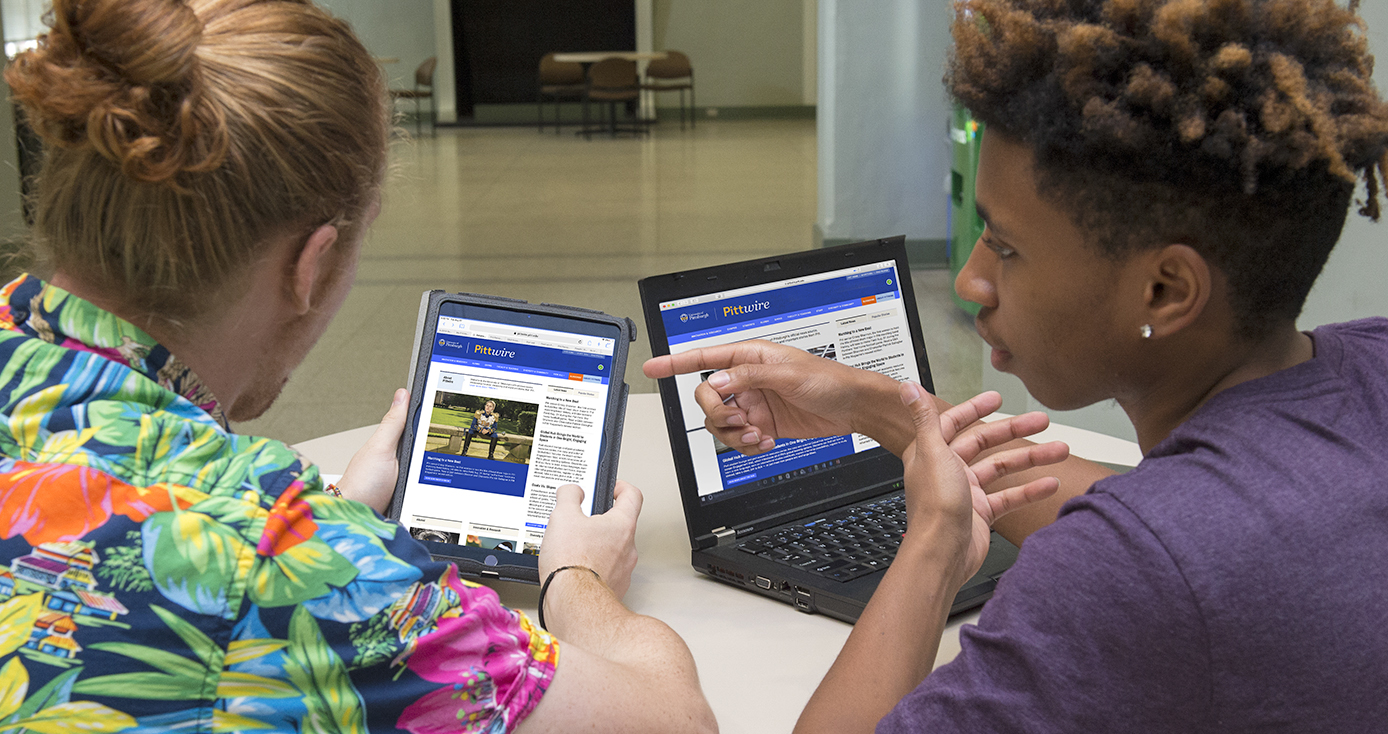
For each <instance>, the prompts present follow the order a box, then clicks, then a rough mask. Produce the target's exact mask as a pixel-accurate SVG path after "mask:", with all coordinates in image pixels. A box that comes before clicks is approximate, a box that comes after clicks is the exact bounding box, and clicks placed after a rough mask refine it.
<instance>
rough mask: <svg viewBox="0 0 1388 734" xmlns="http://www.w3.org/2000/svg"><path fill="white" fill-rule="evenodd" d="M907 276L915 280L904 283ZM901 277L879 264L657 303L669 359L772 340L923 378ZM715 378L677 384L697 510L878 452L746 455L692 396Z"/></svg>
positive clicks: (869, 448) (792, 446) (814, 447)
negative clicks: (713, 430) (717, 431)
mask: <svg viewBox="0 0 1388 734" xmlns="http://www.w3.org/2000/svg"><path fill="white" fill-rule="evenodd" d="M907 277H909V274H908V275H907ZM901 278H902V273H900V272H898V270H897V262H896V261H895V260H882V261H879V262H872V263H868V264H863V265H855V266H852V267H845V268H841V269H835V270H831V271H828V272H823V273H815V274H807V275H800V276H796V277H790V278H786V279H784V280H778V281H774V282H768V283H763V284H759V285H751V286H746V287H741V288H735V289H732V290H724V291H718V292H712V293H707V294H703V295H696V296H689V297H683V298H677V299H673V300H668V301H662V302H660V303H659V309H660V318H661V323H662V325H663V326H664V331H665V337H666V342H667V343H668V346H669V350H670V353H671V354H678V353H680V352H685V351H688V350H691V349H696V348H699V347H709V346H716V345H721V344H730V343H733V342H739V341H744V340H749V339H766V340H769V341H774V342H777V343H781V344H787V345H790V346H793V347H798V348H801V349H804V350H806V351H808V352H809V353H811V354H814V355H816V356H819V357H821V358H824V359H832V360H836V361H838V362H842V363H844V364H847V365H850V366H852V367H859V368H863V369H869V370H873V371H876V372H881V373H883V374H886V375H889V376H891V377H893V378H895V379H897V380H906V379H919V375H920V374H921V371H920V369H919V365H918V364H917V361H916V352H917V350H916V349H915V348H914V347H913V346H912V329H911V326H910V323H909V322H908V316H907V304H906V301H905V300H904V299H903V296H902V284H901ZM711 374H713V372H712V371H709V372H705V373H702V374H692V375H681V376H678V377H676V378H675V385H676V392H677V393H678V396H679V402H680V408H681V411H680V412H681V413H683V417H684V422H685V425H684V429H685V432H686V434H687V440H688V444H689V453H690V459H691V461H692V464H693V470H694V471H693V473H694V478H695V480H696V482H697V485H698V497H699V502H700V503H701V504H703V505H708V504H711V503H716V502H721V501H723V500H727V499H730V498H733V497H740V496H745V495H747V494H749V493H753V492H757V491H758V490H763V489H768V488H771V487H775V486H777V485H782V484H784V483H786V482H792V481H796V480H799V479H802V478H805V477H809V476H811V475H814V474H820V473H825V472H833V471H836V470H838V469H839V468H841V467H842V466H843V465H845V464H851V463H853V462H854V461H855V459H857V458H859V457H863V456H865V455H867V454H868V452H873V453H882V452H881V451H877V452H874V449H878V448H879V446H878V444H877V442H876V441H873V440H872V439H870V438H868V437H867V436H863V435H859V434H851V435H847V436H832V437H829V438H815V439H798V440H781V441H778V442H777V445H776V448H774V449H772V450H771V451H769V452H767V453H764V454H760V455H757V456H744V455H742V454H740V453H738V452H737V451H734V450H733V449H731V448H729V447H727V446H725V445H723V443H722V442H720V441H718V440H717V439H716V438H714V437H713V435H712V434H710V433H709V432H708V431H707V430H705V429H704V425H703V417H704V416H703V412H702V411H701V410H700V409H699V407H698V404H697V403H696V402H695V400H694V390H695V388H697V387H698V385H699V382H700V381H701V380H706V379H708V376H709V375H711Z"/></svg>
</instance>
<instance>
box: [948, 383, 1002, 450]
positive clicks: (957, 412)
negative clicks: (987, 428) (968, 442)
mask: <svg viewBox="0 0 1388 734" xmlns="http://www.w3.org/2000/svg"><path fill="white" fill-rule="evenodd" d="M1001 407H1002V395H1001V394H999V393H997V392H995V391H992V390H989V391H988V392H985V393H979V394H978V395H975V396H973V397H971V398H969V399H968V400H965V401H964V402H962V403H960V404H959V405H956V406H954V407H953V408H950V409H949V410H946V411H945V412H943V413H941V414H940V430H941V431H942V435H943V436H944V438H945V440H946V441H953V440H954V437H955V436H956V435H957V434H958V433H959V432H960V431H962V430H964V429H965V428H967V427H969V426H970V425H971V424H973V423H976V422H978V421H979V420H980V419H982V418H983V416H986V415H990V414H992V413H994V412H996V411H997V409H998V408H1001Z"/></svg>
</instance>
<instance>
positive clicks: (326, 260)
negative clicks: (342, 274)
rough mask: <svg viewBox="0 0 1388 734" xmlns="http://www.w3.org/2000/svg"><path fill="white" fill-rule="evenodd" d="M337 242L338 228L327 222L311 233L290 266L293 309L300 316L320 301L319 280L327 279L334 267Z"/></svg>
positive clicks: (321, 281) (320, 281)
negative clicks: (334, 251) (333, 251)
mask: <svg viewBox="0 0 1388 734" xmlns="http://www.w3.org/2000/svg"><path fill="white" fill-rule="evenodd" d="M336 242H337V227H334V226H332V225H331V224H325V225H323V226H321V227H319V228H318V229H315V230H313V232H312V233H310V234H309V236H308V239H307V240H305V241H304V246H303V247H302V248H300V250H299V255H298V257H296V258H295V259H294V262H293V267H292V269H291V274H292V278H291V287H292V293H291V295H292V298H293V304H294V310H295V312H296V313H298V314H299V315H300V316H303V315H305V314H307V313H308V312H309V311H311V310H313V305H314V304H315V303H316V302H317V299H316V298H315V296H316V295H317V294H316V293H315V291H316V290H317V288H318V286H319V284H320V283H324V282H326V280H325V278H324V276H326V275H327V269H328V268H331V267H335V265H336V262H335V260H334V259H333V258H332V257H331V256H330V254H329V253H330V252H331V250H332V247H333V244H334V243H336Z"/></svg>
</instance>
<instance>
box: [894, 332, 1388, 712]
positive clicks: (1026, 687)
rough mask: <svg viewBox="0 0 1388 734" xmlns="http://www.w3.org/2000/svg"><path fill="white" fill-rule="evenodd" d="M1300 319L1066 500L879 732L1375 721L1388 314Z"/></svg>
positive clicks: (1387, 626) (1384, 658) (1384, 645)
mask: <svg viewBox="0 0 1388 734" xmlns="http://www.w3.org/2000/svg"><path fill="white" fill-rule="evenodd" d="M1312 336H1313V338H1314V341H1315V357H1314V358H1313V359H1311V360H1310V361H1307V362H1304V363H1302V364H1300V365H1297V366H1295V367H1292V368H1291V369H1287V370H1283V371H1281V372H1278V373H1276V374H1273V375H1269V376H1267V377H1264V378H1261V379H1258V380H1253V381H1250V382H1246V383H1243V384H1240V385H1236V386H1235V387H1233V388H1231V389H1229V390H1226V391H1224V392H1222V393H1220V394H1218V395H1216V396H1215V397H1214V398H1212V399H1211V400H1210V401H1209V402H1208V403H1206V404H1205V405H1204V406H1203V407H1201V408H1200V409H1199V410H1198V411H1196V413H1195V414H1194V415H1193V416H1191V418H1190V419H1189V420H1187V421H1186V422H1185V423H1184V424H1182V425H1181V426H1180V427H1178V428H1177V429H1176V430H1175V431H1173V432H1172V433H1171V435H1170V436H1169V437H1167V439H1166V440H1165V441H1162V442H1161V443H1160V444H1158V445H1157V446H1156V447H1155V448H1154V449H1153V450H1152V452H1151V453H1150V454H1149V455H1148V456H1147V457H1146V458H1145V459H1143V461H1142V463H1141V464H1139V465H1138V466H1137V468H1135V469H1133V470H1132V471H1130V472H1128V473H1127V474H1123V475H1121V476H1116V477H1111V478H1108V479H1105V480H1103V481H1101V482H1097V483H1096V484H1095V485H1094V487H1093V488H1091V489H1090V491H1089V492H1088V493H1087V494H1085V495H1083V496H1081V497H1076V498H1075V499H1073V500H1071V501H1069V502H1067V503H1066V504H1065V506H1064V507H1063V508H1062V509H1061V511H1060V514H1059V517H1058V518H1057V519H1056V521H1055V523H1054V524H1052V525H1050V526H1049V527H1047V528H1044V529H1042V530H1040V531H1038V532H1036V533H1035V534H1034V535H1032V536H1031V537H1030V538H1029V539H1028V540H1027V541H1026V544H1025V547H1024V548H1023V549H1022V552H1021V555H1020V557H1019V558H1018V560H1017V564H1016V566H1014V567H1013V568H1012V570H1011V571H1009V572H1008V573H1007V575H1006V576H1004V577H1003V579H1002V582H1001V583H1000V584H999V586H998V590H997V595H996V596H994V597H993V599H992V600H991V601H989V602H988V604H987V606H985V607H984V609H983V613H982V615H981V616H980V618H979V622H978V625H977V627H974V626H966V627H964V628H963V629H962V630H961V632H960V644H961V647H962V652H961V653H960V654H959V657H958V658H957V659H955V660H954V662H952V663H950V664H949V665H946V666H944V667H942V668H940V669H939V670H937V671H936V672H935V673H933V674H931V675H930V677H929V678H927V679H926V681H925V682H924V683H922V684H921V685H920V687H918V688H917V689H916V690H915V691H913V692H912V693H911V694H909V695H908V696H906V698H904V699H902V701H901V703H900V704H898V705H897V707H896V708H895V709H894V710H893V711H892V712H891V713H890V714H888V715H887V717H886V718H884V719H883V720H882V722H881V723H879V724H878V727H877V731H878V732H879V733H880V734H894V733H896V732H925V731H928V732H949V731H959V732H981V731H1008V732H1101V731H1142V732H1182V733H1183V734H1184V733H1186V732H1260V733H1263V732H1319V731H1325V732H1336V733H1337V734H1350V733H1351V732H1370V731H1373V732H1383V731H1388V320H1385V319H1381V318H1377V319H1366V320H1363V321H1355V322H1351V323H1346V324H1336V325H1331V326H1325V327H1321V328H1320V329H1317V330H1316V331H1315V332H1314V333H1313V334H1312Z"/></svg>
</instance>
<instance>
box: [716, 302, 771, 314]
mask: <svg viewBox="0 0 1388 734" xmlns="http://www.w3.org/2000/svg"><path fill="white" fill-rule="evenodd" d="M768 308H771V302H770V301H753V302H751V303H747V304H743V305H741V306H724V307H723V315H724V316H742V315H745V314H749V313H753V312H756V311H762V310H765V309H768Z"/></svg>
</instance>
